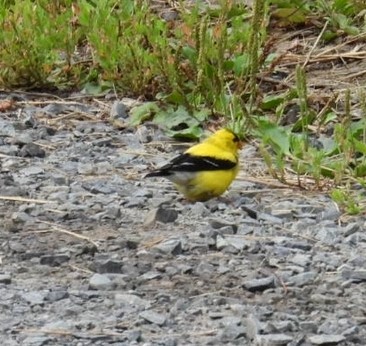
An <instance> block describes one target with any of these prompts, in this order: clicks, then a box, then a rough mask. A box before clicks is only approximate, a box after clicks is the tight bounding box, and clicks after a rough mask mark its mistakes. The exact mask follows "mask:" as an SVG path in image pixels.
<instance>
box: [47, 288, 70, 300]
mask: <svg viewBox="0 0 366 346" xmlns="http://www.w3.org/2000/svg"><path fill="white" fill-rule="evenodd" d="M68 297H69V292H67V290H55V291H50V292H48V293H47V294H46V296H45V300H47V301H50V302H57V301H59V300H62V299H66V298H68Z"/></svg>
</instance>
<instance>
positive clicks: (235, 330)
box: [219, 323, 246, 342]
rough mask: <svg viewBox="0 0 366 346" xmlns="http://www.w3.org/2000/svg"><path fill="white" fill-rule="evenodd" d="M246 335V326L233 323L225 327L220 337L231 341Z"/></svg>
mask: <svg viewBox="0 0 366 346" xmlns="http://www.w3.org/2000/svg"><path fill="white" fill-rule="evenodd" d="M245 335H246V329H245V327H243V326H240V325H237V324H236V323H231V324H229V325H227V326H225V327H224V329H223V330H222V332H221V333H220V336H219V337H220V340H221V341H222V342H230V341H234V340H237V339H239V338H241V337H244V336H245Z"/></svg>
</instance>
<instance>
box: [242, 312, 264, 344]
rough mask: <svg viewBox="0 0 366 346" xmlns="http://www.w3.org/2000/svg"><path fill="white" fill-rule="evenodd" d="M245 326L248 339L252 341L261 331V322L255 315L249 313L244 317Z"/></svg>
mask: <svg viewBox="0 0 366 346" xmlns="http://www.w3.org/2000/svg"><path fill="white" fill-rule="evenodd" d="M245 326H246V330H247V335H248V338H249V340H251V341H253V340H255V339H256V337H257V335H258V334H260V333H261V332H262V327H261V323H260V321H259V320H258V318H257V317H256V316H254V315H253V314H249V315H248V317H247V318H246V319H245Z"/></svg>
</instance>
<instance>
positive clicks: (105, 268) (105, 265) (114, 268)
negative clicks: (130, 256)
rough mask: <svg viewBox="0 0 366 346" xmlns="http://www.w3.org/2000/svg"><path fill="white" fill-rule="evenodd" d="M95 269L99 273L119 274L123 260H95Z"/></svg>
mask: <svg viewBox="0 0 366 346" xmlns="http://www.w3.org/2000/svg"><path fill="white" fill-rule="evenodd" d="M95 265H96V271H97V272H98V273H99V274H105V273H114V274H121V273H122V266H123V262H122V261H118V260H112V259H106V260H102V261H96V263H95Z"/></svg>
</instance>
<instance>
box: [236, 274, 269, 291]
mask: <svg viewBox="0 0 366 346" xmlns="http://www.w3.org/2000/svg"><path fill="white" fill-rule="evenodd" d="M243 287H244V288H245V289H246V290H248V291H250V292H262V291H264V290H266V289H268V288H274V287H275V280H274V277H273V276H269V277H266V278H262V279H252V280H247V281H245V282H244V283H243Z"/></svg>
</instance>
